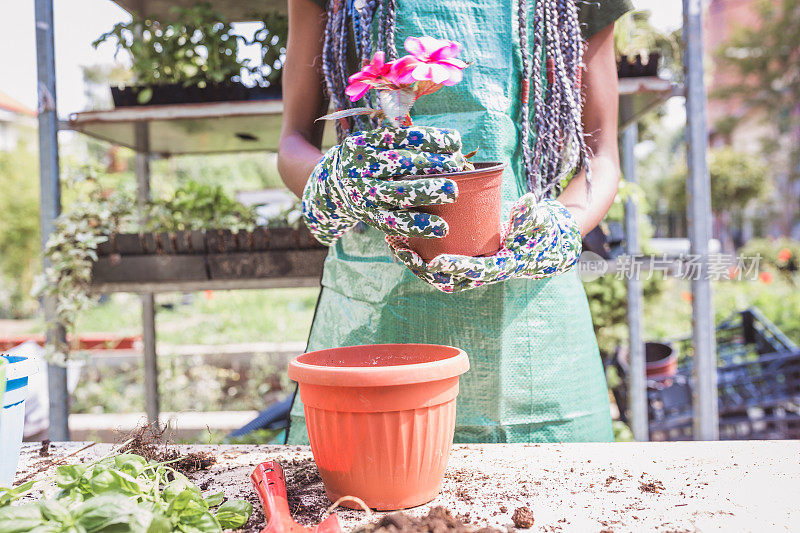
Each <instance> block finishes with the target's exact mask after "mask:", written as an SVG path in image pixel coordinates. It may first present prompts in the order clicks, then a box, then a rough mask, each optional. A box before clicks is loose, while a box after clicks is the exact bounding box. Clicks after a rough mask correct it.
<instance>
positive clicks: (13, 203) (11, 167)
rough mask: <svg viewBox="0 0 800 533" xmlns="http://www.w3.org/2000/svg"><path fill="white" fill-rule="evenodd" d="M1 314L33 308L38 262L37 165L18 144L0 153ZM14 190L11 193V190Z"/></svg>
mask: <svg viewBox="0 0 800 533" xmlns="http://www.w3.org/2000/svg"><path fill="white" fill-rule="evenodd" d="M0 191H5V193H4V194H0V295H2V298H0V317H3V316H6V317H8V316H10V317H14V318H19V317H23V316H27V315H29V314H30V313H31V312H33V311H34V310H35V309H36V301H35V300H34V299H33V298H31V297H30V295H29V293H30V290H31V285H32V283H33V278H34V277H35V276H36V274H37V273H38V272H39V271H40V270H41V268H40V264H39V257H40V256H39V166H38V163H37V159H36V154H35V153H34V152H33V151H31V150H27V149H26V148H25V147H19V148H18V149H17V150H14V151H12V152H0ZM12 191H13V194H12V193H11V192H12Z"/></svg>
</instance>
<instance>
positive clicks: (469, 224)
mask: <svg viewBox="0 0 800 533" xmlns="http://www.w3.org/2000/svg"><path fill="white" fill-rule="evenodd" d="M506 166H507V165H506V164H505V163H475V170H468V171H465V172H453V173H450V174H442V176H446V177H448V178H450V179H452V180H454V181H455V182H456V184H457V185H458V199H457V200H456V201H455V202H454V203H452V204H447V205H436V206H430V207H424V208H421V210H422V211H424V212H426V213H430V214H433V215H439V216H440V217H442V218H444V219H445V220H446V221H447V224H448V225H449V226H450V231H449V232H448V234H447V235H446V236H445V237H439V238H434V239H420V238H414V239H409V245H410V246H411V249H412V250H414V251H415V252H417V253H418V254H419V255H420V257H422V258H423V259H424V260H425V261H430V260H431V259H433V258H434V257H436V256H437V255H439V254H458V255H468V256H472V257H478V256H481V255H491V254H493V253H495V252H496V251H497V250H499V249H500V186H501V185H502V183H503V169H505V168H506Z"/></svg>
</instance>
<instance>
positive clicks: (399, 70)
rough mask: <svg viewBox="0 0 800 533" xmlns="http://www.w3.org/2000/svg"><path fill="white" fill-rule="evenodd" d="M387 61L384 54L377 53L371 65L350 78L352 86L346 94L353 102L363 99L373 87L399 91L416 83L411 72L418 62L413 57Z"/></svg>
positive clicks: (350, 85) (349, 86)
mask: <svg viewBox="0 0 800 533" xmlns="http://www.w3.org/2000/svg"><path fill="white" fill-rule="evenodd" d="M385 60H386V57H385V54H384V53H383V52H375V55H374V56H373V57H372V61H370V62H369V64H367V65H365V66H364V68H362V69H361V70H360V71H358V72H356V73H355V74H353V75H352V76H350V77H349V78H348V81H349V82H350V84H349V85H348V86H347V88H346V89H345V91H344V92H345V94H347V96H349V97H350V101H351V102H355V101H357V100H360V99H361V98H363V97H364V95H365V94H367V91H369V90H370V89H371V88H373V87H375V88H378V89H394V90H397V89H399V88H400V86H401V85H404V84H409V83H413V82H414V78H412V77H411V71H412V70H413V69H414V68H415V66H416V61H415V60H414V58H413V57H411V56H404V57H401V58H400V59H397V60H395V61H390V62H389V63H386V62H385Z"/></svg>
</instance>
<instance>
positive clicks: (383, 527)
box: [355, 507, 500, 533]
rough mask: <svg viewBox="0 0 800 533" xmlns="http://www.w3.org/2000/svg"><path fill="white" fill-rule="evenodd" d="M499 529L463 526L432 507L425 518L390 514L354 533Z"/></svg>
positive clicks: (472, 532)
mask: <svg viewBox="0 0 800 533" xmlns="http://www.w3.org/2000/svg"><path fill="white" fill-rule="evenodd" d="M499 531H500V530H499V529H494V528H482V529H478V528H476V527H474V526H470V525H468V524H465V523H464V522H462V521H461V520H460V519H458V518H457V517H455V516H453V515H452V514H451V513H450V511H448V510H447V509H445V508H444V507H433V508H432V509H431V510H430V511H429V512H428V514H427V515H426V516H423V517H421V518H415V517H413V516H409V515H407V514H405V513H391V514H387V515H385V516H383V517H382V518H381V519H380V520H378V521H377V522H375V523H374V524H369V525H367V526H364V527H362V528H359V529H357V530H356V532H355V533H445V532H449V533H496V532H499Z"/></svg>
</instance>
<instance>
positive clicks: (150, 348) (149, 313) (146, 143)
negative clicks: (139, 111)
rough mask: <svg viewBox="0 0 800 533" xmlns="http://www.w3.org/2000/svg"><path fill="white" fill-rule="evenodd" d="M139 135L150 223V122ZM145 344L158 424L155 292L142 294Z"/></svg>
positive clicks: (140, 196)
mask: <svg viewBox="0 0 800 533" xmlns="http://www.w3.org/2000/svg"><path fill="white" fill-rule="evenodd" d="M135 128H136V130H135V135H136V148H137V152H136V161H135V171H136V205H137V207H138V209H139V218H140V221H141V222H146V219H147V215H146V211H145V208H146V206H147V201H148V200H149V199H150V153H149V152H150V137H149V135H150V134H149V131H148V129H147V124H146V123H137V124H136V126H135ZM141 300H142V344H143V345H144V401H145V412H146V413H147V422H148V423H149V424H151V425H158V415H159V405H158V355H157V354H156V305H155V296H154V295H153V293H146V294H142V295H141Z"/></svg>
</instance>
